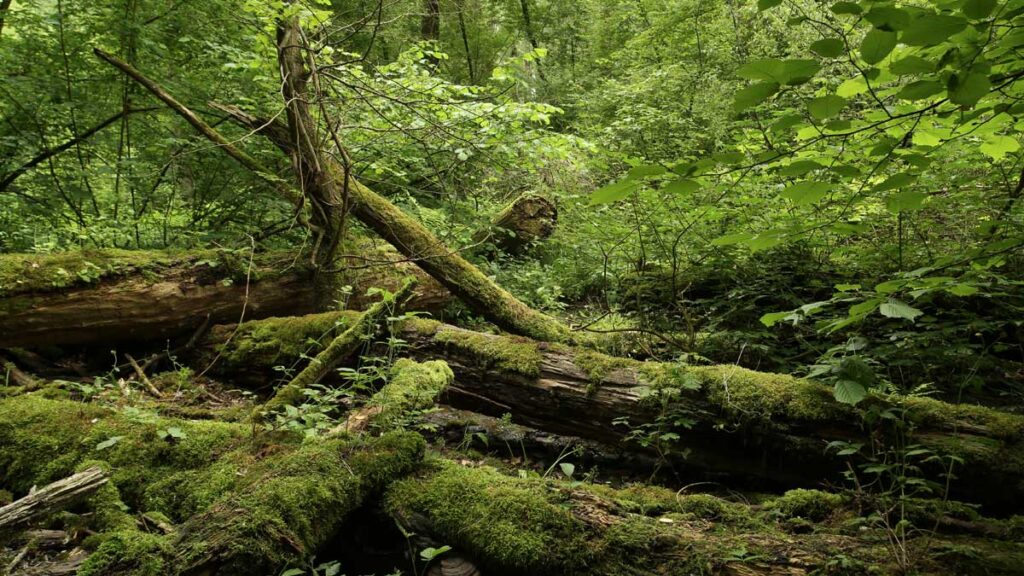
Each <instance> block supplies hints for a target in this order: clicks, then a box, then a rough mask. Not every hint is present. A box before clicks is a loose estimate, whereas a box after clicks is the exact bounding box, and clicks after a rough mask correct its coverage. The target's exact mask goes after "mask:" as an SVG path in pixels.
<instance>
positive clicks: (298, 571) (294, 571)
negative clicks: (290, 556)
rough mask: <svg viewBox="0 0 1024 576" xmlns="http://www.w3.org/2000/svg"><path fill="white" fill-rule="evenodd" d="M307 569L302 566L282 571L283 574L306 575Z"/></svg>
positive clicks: (284, 575) (292, 575)
mask: <svg viewBox="0 0 1024 576" xmlns="http://www.w3.org/2000/svg"><path fill="white" fill-rule="evenodd" d="M305 574H306V571H305V570H303V569H302V568H289V569H288V570H285V571H284V572H282V573H281V576H305Z"/></svg>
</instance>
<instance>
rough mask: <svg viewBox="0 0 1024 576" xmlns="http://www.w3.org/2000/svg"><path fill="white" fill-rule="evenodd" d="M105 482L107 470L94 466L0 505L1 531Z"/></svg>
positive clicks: (54, 510)
mask: <svg viewBox="0 0 1024 576" xmlns="http://www.w3.org/2000/svg"><path fill="white" fill-rule="evenodd" d="M106 483H107V475H106V473H104V472H103V470H102V469H100V468H99V467H95V466H94V467H92V468H87V469H85V470H83V471H81V472H79V473H77V474H74V475H72V476H69V477H67V478H64V479H63V480H58V481H56V482H54V483H52V484H49V485H47V486H44V487H42V488H40V489H39V490H36V491H35V492H32V493H31V494H29V495H27V496H25V497H24V498H20V499H18V500H15V501H14V502H11V503H10V504H8V505H7V506H4V507H3V508H0V533H4V532H10V531H11V530H16V529H18V528H21V527H22V526H25V525H26V524H28V523H29V522H31V521H33V520H35V519H38V518H41V517H43V516H46V515H47V514H52V513H54V512H57V511H59V510H62V509H63V508H64V507H65V506H67V505H68V504H71V503H73V502H75V501H77V500H80V499H82V498H84V497H85V496H88V495H90V494H92V493H93V492H95V491H96V490H99V488H100V486H103V485H104V484H106Z"/></svg>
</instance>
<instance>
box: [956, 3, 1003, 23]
mask: <svg viewBox="0 0 1024 576" xmlns="http://www.w3.org/2000/svg"><path fill="white" fill-rule="evenodd" d="M996 3H997V0H966V2H964V5H963V7H962V8H961V10H963V13H964V16H967V17H968V18H970V19H971V20H981V19H983V18H988V15H989V14H991V13H992V10H994V9H995V7H996Z"/></svg>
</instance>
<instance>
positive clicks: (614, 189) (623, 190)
mask: <svg viewBox="0 0 1024 576" xmlns="http://www.w3.org/2000/svg"><path fill="white" fill-rule="evenodd" d="M638 187H639V184H637V183H636V182H633V181H632V180H622V181H619V182H616V183H614V184H609V185H607V186H605V187H603V188H598V189H597V190H595V191H594V192H593V193H591V194H590V205H591V206H594V205H597V204H608V203H609V202H617V201H619V200H622V199H623V198H625V197H627V196H629V195H630V194H632V193H633V192H634V191H635V190H636V189H637V188H638Z"/></svg>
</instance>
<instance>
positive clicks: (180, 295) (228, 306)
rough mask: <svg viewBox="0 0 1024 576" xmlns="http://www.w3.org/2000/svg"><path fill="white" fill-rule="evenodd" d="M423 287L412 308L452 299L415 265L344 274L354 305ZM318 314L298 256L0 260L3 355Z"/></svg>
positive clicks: (101, 253)
mask: <svg viewBox="0 0 1024 576" xmlns="http://www.w3.org/2000/svg"><path fill="white" fill-rule="evenodd" d="M354 251H356V252H358V253H360V254H363V255H365V256H366V258H367V259H368V260H370V261H374V262H378V261H379V262H389V261H394V260H395V259H396V258H397V257H398V255H397V254H395V253H394V251H391V250H385V249H383V248H375V247H373V246H371V245H370V244H368V243H365V242H364V243H361V244H358V245H357V246H356V247H354ZM410 274H413V275H416V276H417V277H418V278H419V279H420V284H419V288H418V290H417V295H416V297H415V298H414V299H413V301H412V305H413V306H414V307H415V309H417V310H434V311H437V310H439V309H440V308H441V307H442V306H444V304H445V303H446V302H447V301H448V299H449V298H450V296H449V295H448V293H447V291H446V290H444V289H443V288H441V286H440V285H438V284H437V282H435V281H434V280H433V279H431V278H430V277H429V276H427V275H426V274H425V273H423V272H422V271H420V270H419V269H418V268H416V267H415V266H413V265H411V264H408V263H401V264H386V265H385V264H381V265H379V266H366V267H360V268H353V269H351V270H343V271H341V272H340V278H341V280H340V281H339V283H341V284H349V285H351V286H352V287H353V289H352V296H351V298H350V299H349V301H348V302H347V306H348V307H350V308H357V309H358V308H361V307H363V306H365V305H368V304H369V303H370V302H372V299H370V298H368V297H367V296H366V291H367V289H368V288H371V287H380V288H384V289H389V290H396V289H398V287H400V286H401V282H402V279H403V278H405V277H406V276H408V275H410ZM243 307H244V309H245V317H246V318H264V317H267V316H274V315H277V316H281V315H288V314H305V313H309V312H314V311H316V309H315V306H314V300H313V286H312V272H311V270H310V269H309V267H308V265H307V263H306V261H305V259H303V258H302V257H301V256H299V255H297V254H294V253H287V252H270V253H257V254H255V255H254V256H253V257H252V266H251V267H250V265H249V255H248V254H241V255H239V254H236V253H226V252H220V251H214V250H203V251H194V252H161V251H123V250H87V251H82V252H74V253H59V254H48V255H44V254H6V255H0V348H5V347H33V346H60V345H76V344H103V345H106V344H117V343H120V342H137V341H142V340H149V341H160V340H164V339H166V338H169V337H172V336H176V335H180V334H185V333H189V332H190V331H193V330H195V329H196V327H197V326H199V325H201V324H202V323H203V322H204V321H205V320H206V319H207V318H208V317H209V318H210V321H212V322H233V321H237V320H238V318H239V317H240V316H241V314H242V310H243Z"/></svg>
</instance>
